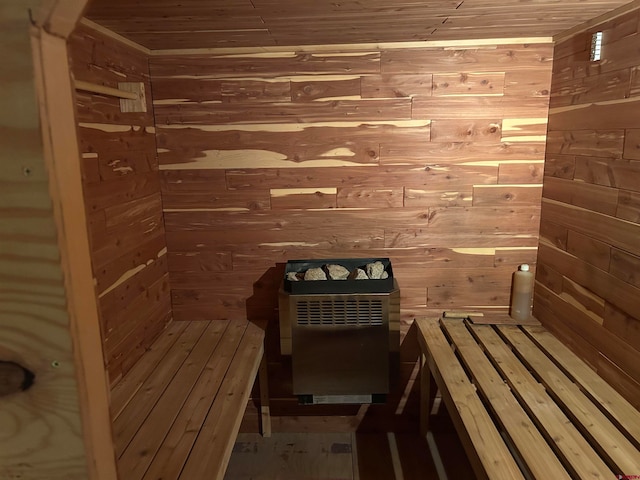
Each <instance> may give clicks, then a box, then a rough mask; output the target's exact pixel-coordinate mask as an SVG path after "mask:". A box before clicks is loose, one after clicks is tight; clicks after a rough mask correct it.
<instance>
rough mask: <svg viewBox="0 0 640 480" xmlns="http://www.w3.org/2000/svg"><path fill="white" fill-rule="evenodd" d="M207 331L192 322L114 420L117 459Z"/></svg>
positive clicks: (201, 323) (202, 326)
mask: <svg viewBox="0 0 640 480" xmlns="http://www.w3.org/2000/svg"><path fill="white" fill-rule="evenodd" d="M205 328H206V323H205V322H192V323H191V324H190V325H188V326H187V328H186V329H185V330H184V332H183V333H182V334H181V335H180V338H178V339H177V340H176V341H175V343H174V344H173V346H172V347H171V349H170V350H169V352H167V354H166V355H165V356H164V357H163V358H162V360H161V361H160V363H159V364H158V365H157V366H156V368H155V369H154V370H153V372H152V373H151V375H150V376H149V377H148V378H147V379H146V380H145V382H144V385H143V386H142V387H141V389H140V391H139V392H138V393H137V395H135V396H134V397H133V398H132V399H131V400H130V401H129V403H127V405H126V406H125V407H124V409H123V410H122V412H121V413H120V415H118V417H116V418H114V422H113V438H114V443H115V449H116V454H117V456H118V457H120V456H121V455H122V453H123V452H124V451H125V449H126V448H127V445H129V442H130V441H131V439H132V438H133V437H134V436H135V434H136V432H137V431H138V429H139V428H140V426H141V425H142V423H143V422H144V420H145V418H146V417H147V415H148V414H149V412H151V410H152V409H153V407H154V405H155V403H156V402H157V400H158V399H159V398H160V397H161V395H162V393H163V392H164V391H165V389H166V388H167V386H168V385H169V384H170V382H171V380H172V378H173V376H174V375H175V373H176V372H177V371H178V370H179V369H180V366H181V365H182V363H183V362H184V361H185V359H186V358H187V357H188V355H189V352H190V351H191V348H193V344H194V343H195V341H196V340H197V339H198V338H200V336H201V335H202V333H203V332H204V330H205Z"/></svg>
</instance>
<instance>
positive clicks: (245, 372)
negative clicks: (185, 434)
mask: <svg viewBox="0 0 640 480" xmlns="http://www.w3.org/2000/svg"><path fill="white" fill-rule="evenodd" d="M263 355H264V329H263V328H261V327H260V326H258V325H256V324H253V323H249V324H248V325H247V331H246V332H245V334H244V336H243V337H242V341H241V342H240V346H239V347H238V350H237V352H236V354H235V356H234V359H233V362H232V363H231V366H230V367H229V370H228V371H227V374H226V375H225V378H224V380H223V381H222V385H221V386H220V390H219V392H218V394H217V395H216V398H215V401H214V402H213V405H212V406H211V410H210V412H209V414H208V415H207V418H206V420H205V422H204V424H203V425H202V428H201V429H200V433H199V435H198V438H197V439H196V443H195V445H194V446H193V449H192V450H191V454H190V456H189V459H188V460H187V463H186V465H185V466H184V469H183V471H182V473H181V475H180V477H179V478H180V479H182V480H194V479H205V478H206V479H222V478H223V477H224V473H225V470H226V467H227V464H228V463H229V458H230V457H231V451H232V450H233V444H234V442H233V441H230V439H235V438H236V436H237V434H238V430H239V429H240V423H241V421H242V412H244V410H245V409H246V406H247V402H248V400H249V395H250V394H251V388H252V386H253V383H254V381H255V378H256V374H257V372H258V368H259V367H260V363H261V360H262V357H263ZM164 478H165V477H164V476H163V479H164Z"/></svg>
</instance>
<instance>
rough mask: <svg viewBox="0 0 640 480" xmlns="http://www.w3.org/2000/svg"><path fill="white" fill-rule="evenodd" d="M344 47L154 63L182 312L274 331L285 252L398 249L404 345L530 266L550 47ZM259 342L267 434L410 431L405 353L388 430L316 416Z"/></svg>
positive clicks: (407, 349) (493, 296)
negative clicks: (420, 326) (417, 324)
mask: <svg viewBox="0 0 640 480" xmlns="http://www.w3.org/2000/svg"><path fill="white" fill-rule="evenodd" d="M336 48H337V47H333V49H332V47H329V46H324V47H319V48H316V49H314V50H308V49H300V50H299V51H297V50H295V49H292V50H291V51H284V49H276V50H272V51H268V50H267V51H263V52H261V53H253V54H251V53H245V52H243V51H233V50H229V51H227V52H218V53H213V52H208V53H202V54H198V53H194V52H184V54H182V55H180V54H174V55H172V56H166V55H153V56H152V57H151V59H150V72H151V79H152V88H153V99H154V111H155V119H156V131H157V142H158V154H159V163H160V172H161V181H162V199H163V207H164V219H165V228H166V238H167V247H168V266H169V274H170V281H171V296H172V305H173V315H174V319H175V320H193V319H199V318H205V319H221V318H233V317H239V316H242V317H244V316H248V317H249V318H252V317H263V318H264V317H267V318H270V319H271V320H272V323H271V325H272V326H273V325H276V326H277V318H278V317H277V291H278V288H279V286H280V282H281V279H282V277H283V269H284V265H285V263H286V261H287V260H289V259H304V258H341V257H390V258H391V262H392V265H393V270H394V274H395V276H396V278H397V280H398V282H399V286H400V289H401V296H402V298H401V307H402V319H403V322H404V326H403V327H402V334H403V337H404V336H406V333H407V330H408V328H409V327H408V325H409V323H410V322H411V321H412V319H413V318H414V317H415V316H416V315H424V314H427V313H433V312H441V311H442V310H444V309H452V308H474V309H475V308H478V309H501V310H504V309H506V307H507V305H508V301H509V290H510V283H511V273H512V271H513V270H514V269H515V267H516V265H518V264H519V263H521V262H529V263H532V264H534V263H535V259H536V249H537V244H538V228H539V212H540V198H541V192H542V174H543V162H544V148H545V134H546V123H547V113H548V101H549V88H550V76H551V60H552V46H551V45H550V44H518V45H503V44H495V45H488V46H485V47H481V48H478V47H463V46H456V45H455V44H451V46H450V47H446V48H445V47H438V48H435V47H434V48H411V49H409V48H408V49H402V48H395V49H384V50H379V49H371V48H369V49H366V50H362V49H358V48H357V47H355V46H354V47H350V48H349V49H346V48H345V49H343V50H337V49H336ZM274 336H275V337H276V339H275V340H274V338H273V337H274ZM268 337H269V338H270V341H269V344H268V346H267V347H268V354H269V358H270V360H271V362H272V363H271V365H270V374H271V377H272V382H271V389H272V408H273V409H272V412H273V413H274V429H276V430H278V429H280V430H283V429H287V428H291V429H296V430H298V431H300V430H299V429H300V428H303V429H307V428H308V429H325V430H326V429H332V430H336V429H346V430H349V429H354V428H367V427H364V425H365V424H366V425H369V426H371V425H374V424H375V425H377V427H371V428H372V429H375V428H380V429H382V431H386V430H384V429H391V430H393V429H402V427H401V426H399V425H400V424H401V423H402V422H399V421H398V419H397V418H395V417H394V412H395V411H396V408H399V409H400V410H402V408H400V407H398V405H400V404H402V402H405V401H406V400H407V396H406V395H405V394H406V392H408V391H409V390H411V388H412V387H411V383H410V382H411V381H412V380H411V379H412V378H414V377H412V375H415V372H414V371H413V368H414V366H415V360H416V355H417V353H416V349H415V344H411V342H404V340H403V347H402V349H401V360H402V363H401V366H400V374H399V376H398V379H397V382H396V385H394V389H395V390H394V393H393V395H392V396H393V399H392V401H390V402H389V404H388V405H387V407H385V408H386V409H387V413H389V415H388V416H387V417H385V418H386V419H390V418H391V419H392V420H389V421H388V422H387V423H385V424H381V423H380V422H378V420H380V418H378V417H376V421H375V422H371V423H369V422H368V420H367V419H364V418H362V417H358V414H357V409H356V411H355V412H347V413H345V411H343V410H336V409H330V408H329V409H325V410H322V409H317V410H318V411H320V412H324V413H325V414H329V413H332V414H334V415H337V416H332V417H323V418H322V419H320V420H318V421H317V422H316V423H312V422H311V420H309V419H306V420H305V421H302V422H300V421H299V419H300V418H301V417H298V416H297V415H301V416H302V415H305V413H303V409H300V408H299V407H297V405H296V402H295V400H294V399H292V398H291V393H290V392H291V386H290V381H291V380H290V371H289V370H288V369H289V368H290V367H289V365H288V363H287V361H286V359H281V360H279V357H277V355H278V353H279V351H278V342H277V332H276V333H275V334H270V335H268ZM407 338H410V339H411V338H413V336H408V337H407ZM414 340H415V339H414ZM405 390H406V391H405ZM414 390H415V389H414ZM407 405H409V406H408V407H407V408H406V409H405V411H407V412H409V413H410V415H409V417H408V420H407V422H406V424H405V426H406V427H407V428H409V429H411V428H415V425H416V423H415V414H417V408H415V405H414V404H407ZM280 407H282V408H280ZM309 410H310V409H309V407H306V410H304V411H306V412H309ZM282 412H286V416H280V415H281V413H282ZM340 415H342V416H340ZM411 415H414V416H413V417H411ZM382 417H384V414H383V415H382ZM393 418H395V420H394V419H393ZM287 421H290V422H291V425H284V423H286V422H287ZM381 421H382V422H384V420H381ZM283 422H284V423H283ZM296 422H297V423H296ZM340 422H343V423H340ZM376 422H377V423H376ZM358 425H359V427H358ZM381 425H382V426H381Z"/></svg>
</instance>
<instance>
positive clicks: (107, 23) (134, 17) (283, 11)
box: [87, 0, 632, 71]
mask: <svg viewBox="0 0 640 480" xmlns="http://www.w3.org/2000/svg"><path fill="white" fill-rule="evenodd" d="M624 3H625V2H624V1H620V0H599V1H597V2H588V3H585V2H580V1H577V0H571V1H565V2H557V1H553V0H540V1H536V2H535V3H530V2H518V1H507V2H496V1H493V0H485V1H483V2H465V3H460V1H459V0H458V1H451V0H448V1H437V2H436V1H421V2H415V1H397V2H394V3H393V4H389V3H385V2H382V1H380V0H375V1H369V2H367V3H362V2H358V1H353V0H349V1H345V2H340V3H334V2H331V1H329V0H318V1H311V0H305V1H290V0H289V1H280V2H275V1H265V0H263V1H254V2H250V1H248V0H245V1H238V2H234V3H233V4H229V3H225V2H223V1H221V0H216V1H214V2H210V3H208V4H207V5H206V6H205V5H202V4H198V3H197V2H181V3H175V2H171V1H167V0H163V1H159V2H156V4H155V5H154V6H153V7H152V6H150V5H147V4H128V3H126V2H122V1H117V2H116V3H114V2H109V1H106V0H98V1H95V2H92V3H91V4H90V7H89V9H88V12H87V15H88V16H89V18H91V19H92V20H94V21H96V22H97V23H99V24H100V25H103V26H104V27H106V28H109V29H111V30H113V31H114V32H117V33H119V34H121V35H124V36H125V37H127V38H129V39H131V40H133V41H135V42H138V43H140V44H141V45H144V46H145V47H147V48H151V49H175V48H198V47H200V48H216V47H217V48H221V47H222V48H228V47H240V46H247V47H253V48H255V47H260V46H263V47H266V48H269V47H271V48H274V46H282V45H325V44H343V45H345V44H346V45H348V44H355V43H368V44H371V45H372V46H375V45H379V44H381V43H388V42H413V43H424V42H425V41H436V42H437V41H442V40H453V41H455V40H458V41H459V40H469V39H472V40H474V42H478V41H479V39H487V38H489V39H491V38H493V39H495V38H500V39H504V38H514V37H516V38H517V37H532V36H541V35H543V36H547V37H549V36H552V35H555V34H558V33H560V32H563V31H565V30H566V29H568V28H571V27H574V26H576V25H577V24H580V23H581V22H584V21H585V20H589V19H591V18H593V17H594V16H597V15H600V14H602V13H604V12H606V11H609V10H611V9H613V8H616V7H619V6H620V5H622V4H624ZM541 12H544V15H541ZM488 19H490V21H489V20H488ZM624 28H625V31H632V25H628V26H626V25H625V27H624ZM185 32H188V34H186V33H185ZM493 71H495V70H493ZM498 71H499V70H498Z"/></svg>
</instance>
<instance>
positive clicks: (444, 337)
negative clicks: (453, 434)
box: [416, 318, 640, 480]
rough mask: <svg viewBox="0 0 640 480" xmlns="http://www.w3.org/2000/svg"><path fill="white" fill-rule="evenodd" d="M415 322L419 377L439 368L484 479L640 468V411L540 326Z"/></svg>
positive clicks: (596, 475)
mask: <svg viewBox="0 0 640 480" xmlns="http://www.w3.org/2000/svg"><path fill="white" fill-rule="evenodd" d="M416 325H417V327H418V339H419V342H420V345H421V349H422V352H423V355H424V357H423V362H425V363H424V365H423V369H422V373H423V376H427V377H428V376H429V375H433V377H434V379H435V382H436V384H437V386H438V389H439V391H440V393H441V395H442V400H443V402H444V404H445V405H446V407H447V410H448V411H449V413H450V415H451V417H452V420H453V422H454V425H455V427H456V430H457V431H458V434H459V436H460V438H461V441H462V443H463V445H464V447H465V450H466V452H467V455H468V456H469V458H470V461H471V464H472V465H473V466H474V470H475V472H476V475H478V477H479V478H490V479H509V480H512V479H517V478H536V479H544V480H547V479H559V478H565V479H570V478H589V479H614V478H619V477H618V476H619V475H627V476H630V475H640V450H639V449H640V412H638V410H636V409H635V408H634V407H633V406H632V405H631V404H630V403H629V402H627V401H626V400H625V399H624V398H623V397H622V396H621V395H620V394H618V393H617V392H616V391H615V390H614V389H613V388H612V387H611V386H610V385H608V384H607V383H606V382H605V381H604V380H603V379H602V378H601V377H599V376H598V375H597V374H596V373H595V372H594V371H593V370H592V369H591V368H589V366H588V365H587V364H585V363H584V362H583V361H582V360H580V359H579V358H578V357H577V356H576V355H575V354H573V352H571V351H570V350H569V349H568V348H567V347H566V346H564V345H563V344H562V343H561V342H560V341H559V340H557V339H556V338H555V337H554V336H553V335H552V334H551V333H550V332H548V331H547V330H546V329H545V328H544V327H542V326H539V325H538V326H536V325H526V326H525V325H490V324H482V325H479V324H473V323H472V322H470V321H468V320H463V319H448V318H447V319H442V320H439V319H417V320H416ZM427 367H428V368H427ZM421 385H422V386H423V388H425V389H427V390H428V385H429V380H428V378H427V379H425V378H424V377H423V379H422V382H421ZM424 393H425V392H423V394H424ZM425 402H427V405H428V394H427V396H426V397H423V399H422V403H425ZM425 412H426V413H425V414H424V415H423V416H422V417H421V422H422V429H423V432H426V429H427V428H428V409H425Z"/></svg>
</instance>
